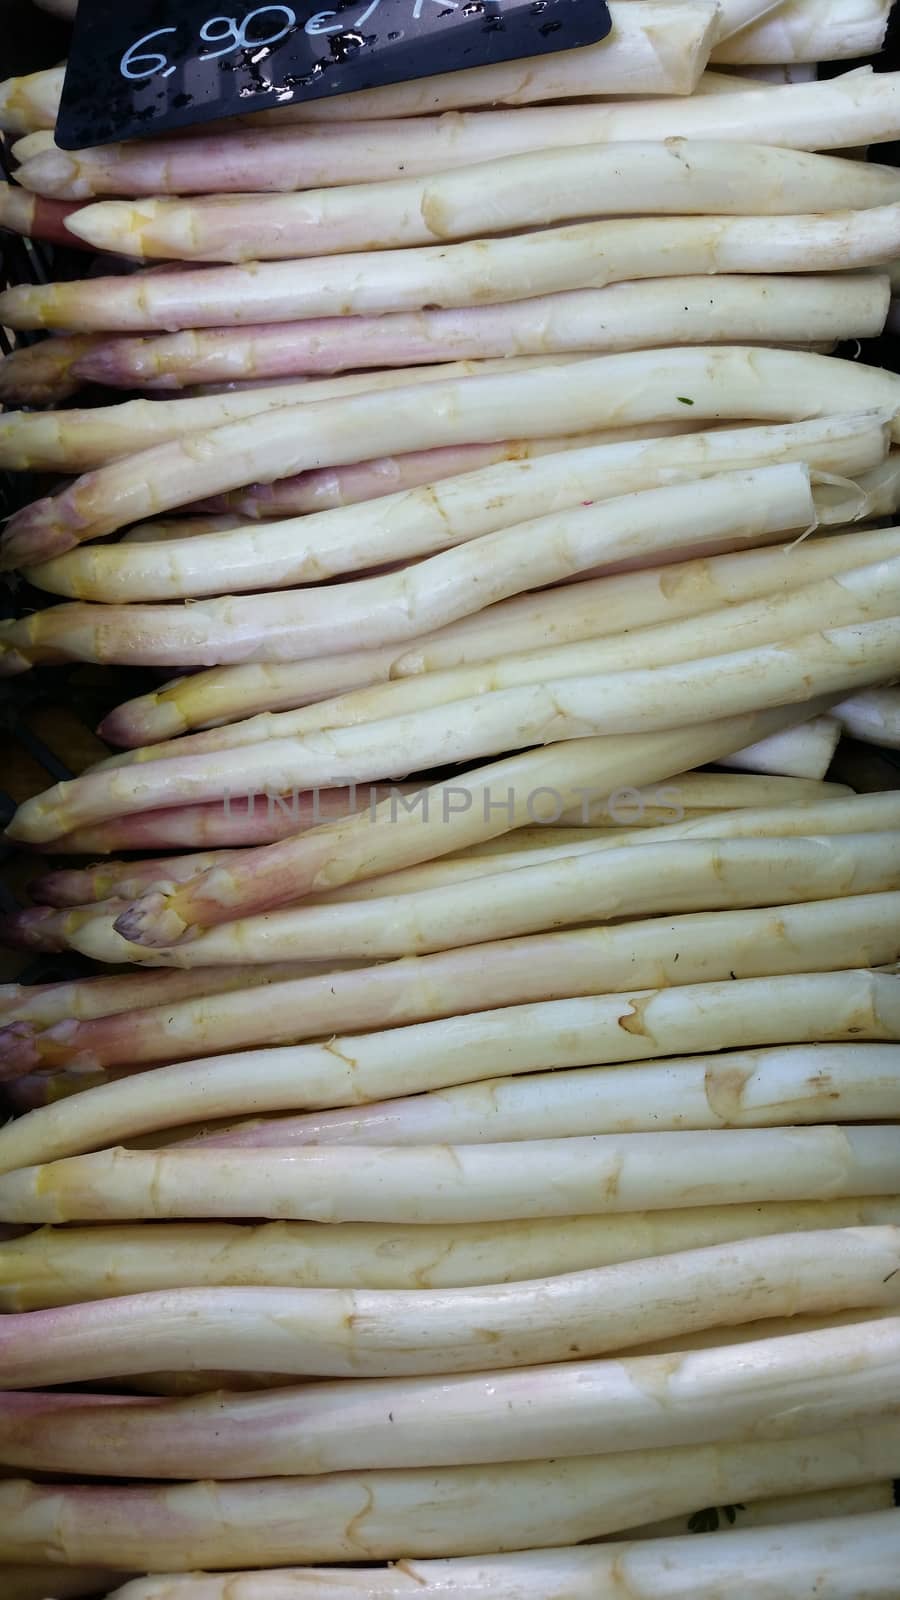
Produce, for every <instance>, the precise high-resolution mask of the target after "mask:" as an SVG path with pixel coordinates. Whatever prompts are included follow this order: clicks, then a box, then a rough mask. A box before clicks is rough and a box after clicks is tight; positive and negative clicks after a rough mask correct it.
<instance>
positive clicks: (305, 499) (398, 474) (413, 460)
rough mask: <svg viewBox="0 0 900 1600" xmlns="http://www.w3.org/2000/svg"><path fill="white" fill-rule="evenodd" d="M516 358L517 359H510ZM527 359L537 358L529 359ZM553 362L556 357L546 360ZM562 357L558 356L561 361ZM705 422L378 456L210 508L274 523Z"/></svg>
mask: <svg viewBox="0 0 900 1600" xmlns="http://www.w3.org/2000/svg"><path fill="white" fill-rule="evenodd" d="M508 359H509V360H514V359H515V357H509V358H508ZM525 359H531V358H530V357H529V358H525ZM545 359H546V360H553V359H554V358H553V357H549V356H548V357H546V358H545ZM557 359H558V358H557ZM704 426H705V424H704V423H703V421H700V420H698V421H697V422H694V423H692V422H690V421H685V418H684V417H683V416H682V417H680V418H678V419H676V420H675V421H668V422H663V423H658V422H645V423H637V424H634V425H632V426H631V427H627V426H626V427H622V428H601V429H596V430H595V431H594V432H593V433H589V434H584V433H582V434H581V435H580V436H578V437H571V438H568V439H563V440H562V441H557V442H556V443H555V444H554V443H553V441H552V440H550V439H525V440H512V441H507V442H506V444H507V447H506V448H501V447H499V446H498V445H496V444H493V445H485V444H480V445H471V444H470V445H450V446H445V447H444V448H442V449H438V450H419V451H415V450H414V451H407V452H405V453H404V454H403V455H400V456H396V455H395V456H387V457H384V456H382V457H377V458H376V459H375V460H374V461H361V462H356V463H355V465H352V466H345V467H338V468H333V467H328V468H324V469H322V470H319V471H317V470H315V469H311V470H309V471H306V472H299V473H295V474H294V475H293V477H287V478H278V479H276V481H275V482H274V483H269V484H265V483H256V484H249V485H248V486H247V488H246V489H243V490H236V491H234V492H233V493H231V494H225V495H220V496H218V497H216V496H213V498H212V499H211V500H209V501H207V502H206V503H207V505H209V506H214V507H218V508H224V509H225V510H228V511H233V512H235V513H236V514H237V515H238V516H239V517H240V518H241V520H246V519H247V518H249V519H250V520H251V521H257V522H258V521H260V520H261V519H262V520H266V521H270V520H272V519H273V518H275V517H283V516H295V515H297V514H298V513H306V512H310V511H328V510H333V509H334V508H335V507H337V506H346V505H358V504H359V502H360V501H362V500H373V499H374V500H377V499H379V498H380V497H382V496H383V495H386V494H391V493H392V492H393V491H394V490H395V489H416V488H418V487H419V486H420V485H421V484H423V483H432V482H434V480H435V479H436V478H441V477H444V476H446V475H453V474H456V473H459V472H471V471H475V470H476V469H477V468H479V467H482V466H492V465H493V464H494V463H495V462H498V461H507V460H518V459H524V458H526V457H531V456H537V455H547V454H552V453H553V452H555V451H558V450H561V449H563V450H568V449H576V448H577V449H580V448H581V447H582V445H589V444H617V443H625V442H626V441H628V440H631V439H656V438H660V437H662V436H663V435H665V436H666V437H670V436H671V435H673V434H678V433H697V432H699V431H700V430H701V429H702V428H703V427H704Z"/></svg>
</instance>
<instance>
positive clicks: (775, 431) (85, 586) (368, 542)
mask: <svg viewBox="0 0 900 1600" xmlns="http://www.w3.org/2000/svg"><path fill="white" fill-rule="evenodd" d="M887 428H888V424H887V422H886V421H885V420H884V418H883V414H882V413H878V412H876V413H870V412H864V413H861V414H858V415H855V416H852V417H847V418H837V417H835V418H831V417H828V418H823V419H821V420H816V421H814V422H800V423H792V424H787V425H781V426H775V427H762V428H751V427H745V428H736V429H720V430H714V431H712V432H700V433H692V434H686V435H683V436H680V437H679V436H676V437H671V438H667V437H662V438H656V439H644V440H635V441H624V442H614V443H606V442H604V441H603V438H602V435H601V442H600V443H597V444H592V445H585V446H584V447H582V448H579V449H563V450H560V449H559V445H560V443H562V441H559V440H557V441H553V443H554V444H555V446H556V449H555V450H554V451H553V452H552V453H550V454H546V455H542V456H541V457H540V459H539V460H532V459H525V460H514V461H508V462H504V463H502V464H500V465H497V466H490V467H487V468H483V469H482V470H480V471H476V472H464V473H463V474H462V475H461V476H458V477H452V478H445V479H438V481H437V482H435V481H433V480H432V482H431V483H430V484H429V486H428V488H427V489H424V490H421V491H419V492H413V493H409V492H406V491H404V490H400V491H399V492H395V493H393V494H386V495H385V496H384V497H383V498H381V499H379V500H377V501H376V502H374V503H372V504H371V505H368V506H363V507H359V506H353V507H350V506H347V507H344V508H337V509H335V510H329V511H322V512H320V513H319V514H318V516H313V517H312V518H310V517H309V516H306V517H305V518H303V519H302V521H301V520H300V519H296V518H292V519H289V520H288V521H285V522H274V523H269V524H267V525H266V527H265V528H264V529H260V528H257V527H247V526H246V525H244V526H240V527H238V528H233V529H225V530H223V531H222V532H221V533H219V534H216V535H213V534H205V535H204V539H203V542H202V543H198V542H197V540H196V538H195V537H186V538H185V537H182V538H175V539H168V538H167V539H166V540H165V542H164V545H160V544H155V543H152V542H149V543H144V542H143V541H141V542H140V543H139V544H138V545H137V546H135V545H134V544H132V543H128V542H126V543H124V544H120V545H97V546H83V547H81V548H79V549H77V550H70V551H68V552H67V554H66V555H64V556H60V557H58V558H57V559H56V560H55V561H50V562H46V563H44V564H43V565H41V566H38V567H34V568H32V569H31V571H30V577H31V580H32V581H33V582H34V583H36V584H38V585H39V586H40V587H42V588H45V589H48V590H50V591H51V592H52V593H58V594H67V595H70V596H77V597H78V598H79V599H83V600H91V599H93V600H103V601H109V602H122V601H132V600H141V601H147V600H168V599H177V598H181V597H183V596H188V595H190V596H196V595H201V594H204V593H208V592H212V593H218V592H220V590H221V588H222V587H223V586H227V588H228V591H229V593H231V594H234V593H237V592H239V591H240V590H241V589H253V590H259V589H262V588H265V587H266V586H267V585H271V586H278V585H281V584H295V583H298V582H301V583H302V582H304V581H308V580H309V579H313V580H319V579H321V578H324V577H329V576H334V575H336V574H337V573H340V572H349V571H353V570H358V569H359V568H365V567H367V566H371V565H374V564H375V563H376V562H377V561H378V560H379V559H380V560H382V561H383V560H395V559H401V558H406V559H409V558H417V557H421V556H424V555H429V554H432V553H434V552H435V551H439V550H443V549H447V548H449V547H451V546H453V545H457V544H463V543H467V542H469V541H470V540H472V539H476V538H481V537H483V536H484V535H485V534H488V533H495V532H498V531H499V530H500V529H501V528H504V527H510V526H513V525H515V524H517V523H519V522H521V521H527V520H533V519H534V518H536V517H538V516H547V515H553V514H558V513H559V512H560V511H562V510H563V509H565V508H567V507H573V508H577V507H579V506H584V505H585V503H586V502H592V503H597V502H599V501H605V500H608V499H611V498H615V497H616V496H617V495H620V494H626V493H631V492H633V491H636V490H640V489H649V488H652V487H654V486H660V487H661V486H664V485H669V484H675V483H678V482H683V481H685V480H690V481H693V480H695V479H696V478H697V477H699V476H709V475H714V474H716V473H717V472H721V471H734V470H736V469H738V468H742V467H749V468H753V467H762V466H765V465H767V464H772V463H776V462H788V461H791V460H793V461H798V460H799V461H803V462H805V463H806V464H807V466H809V467H810V468H811V469H812V470H814V471H827V472H829V473H831V474H837V475H839V476H840V477H847V478H854V477H863V475H865V474H867V473H868V472H869V471H870V470H871V468H872V467H877V466H878V465H880V464H881V462H882V461H883V459H884V451H885V449H886V445H887V439H886V434H887ZM570 442H571V443H572V444H574V442H575V441H574V440H572V441H570ZM469 448H471V447H469ZM428 454H429V455H430V454H431V452H428ZM436 454H438V455H442V454H443V453H442V452H436ZM408 459H409V458H407V457H403V458H401V463H402V462H403V461H406V460H408ZM861 489H862V491H863V492H865V483H864V482H863V483H862V484H861ZM816 495H817V503H818V500H819V499H821V498H823V490H821V489H819V488H818V487H817V490H816ZM831 514H832V512H831V511H829V512H828V515H831ZM148 526H149V528H152V527H153V526H154V525H153V524H149V525H148Z"/></svg>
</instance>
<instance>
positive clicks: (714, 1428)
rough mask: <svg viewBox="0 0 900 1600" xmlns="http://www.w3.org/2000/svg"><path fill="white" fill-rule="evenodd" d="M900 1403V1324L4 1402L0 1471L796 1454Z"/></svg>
mask: <svg viewBox="0 0 900 1600" xmlns="http://www.w3.org/2000/svg"><path fill="white" fill-rule="evenodd" d="M898 1396H900V1318H896V1317H894V1318H884V1319H879V1320H877V1321H874V1322H870V1323H865V1322H863V1323H856V1324H854V1325H852V1326H850V1327H844V1328H835V1329H826V1330H822V1331H821V1332H818V1333H805V1334H798V1335H794V1336H793V1337H787V1338H780V1339H764V1340H761V1341H759V1342H758V1343H755V1344H745V1345H741V1346H740V1347H739V1349H738V1350H737V1351H735V1349H734V1347H733V1346H728V1345H724V1346H720V1348H719V1349H712V1350H703V1351H697V1352H688V1353H686V1354H684V1355H682V1356H680V1357H678V1358H676V1359H675V1360H674V1361H673V1360H672V1359H671V1358H669V1357H667V1356H637V1357H632V1358H631V1359H630V1360H627V1361H624V1362H623V1361H595V1362H572V1363H568V1364H566V1365H551V1366H542V1367H536V1368H526V1369H525V1371H524V1372H523V1371H520V1370H516V1369H513V1370H511V1371H507V1372H496V1373H491V1374H490V1376H489V1377H481V1376H480V1375H475V1376H471V1375H465V1376H459V1377H456V1378H449V1377H443V1378H440V1379H438V1380H435V1379H433V1378H406V1379H394V1380H393V1381H391V1380H384V1379H380V1380H374V1381H373V1380H372V1379H361V1380H357V1381H353V1380H351V1381H350V1382H347V1381H346V1380H344V1381H342V1382H339V1383H334V1382H332V1383H317V1384H314V1385H306V1386H302V1387H297V1388H294V1389H290V1388H280V1389H276V1390H273V1391H271V1392H270V1393H268V1394H266V1393H263V1394H228V1393H225V1394H222V1395H217V1396H216V1397H215V1405H214V1406H213V1407H211V1406H210V1404H209V1400H208V1399H207V1398H206V1397H204V1398H203V1399H201V1400H199V1401H197V1400H180V1401H179V1400H175V1401H169V1402H166V1401H162V1402H160V1401H153V1400H151V1401H146V1400H145V1401H143V1402H141V1401H133V1400H131V1399H128V1398H125V1397H121V1396H112V1395H102V1394H101V1395H96V1396H89V1395H34V1394H27V1393H11V1394H5V1395H3V1394H0V1460H2V1461H3V1464H4V1466H6V1467H16V1468H18V1469H19V1470H20V1471H23V1470H24V1471H26V1472H34V1471H38V1472H55V1473H59V1472H69V1473H73V1474H75V1475H78V1474H80V1473H84V1472H85V1471H87V1472H88V1473H90V1474H91V1475H93V1476H109V1477H115V1476H116V1475H117V1474H119V1475H120V1474H121V1472H122V1466H123V1464H127V1465H128V1466H129V1467H131V1468H132V1469H133V1471H134V1472H135V1474H136V1475H139V1476H140V1477H142V1478H164V1479H165V1478H168V1479H176V1480H177V1479H191V1478H205V1479H208V1478H211V1477H212V1476H213V1475H216V1476H217V1477H218V1478H219V1479H220V1480H224V1481H228V1480H230V1479H235V1478H254V1477H293V1476H319V1475H322V1474H325V1473H330V1472H343V1471H351V1472H354V1471H355V1472H358V1471H359V1470H361V1469H373V1468H374V1469H381V1468H385V1467H396V1468H408V1467H441V1466H464V1465H469V1464H476V1463H480V1462H493V1461H531V1460H541V1459H546V1458H547V1456H548V1455H549V1456H579V1455H584V1456H590V1455H606V1454H611V1455H617V1454H619V1453H621V1452H623V1451H628V1450H646V1449H657V1450H659V1449H663V1450H668V1449H671V1448H673V1447H674V1448H678V1447H681V1446H683V1445H697V1444H717V1443H720V1442H722V1443H728V1444H732V1443H738V1442H739V1441H741V1440H747V1441H748V1442H755V1441H758V1440H763V1439H770V1440H778V1439H795V1438H797V1437H807V1436H809V1435H815V1434H817V1433H827V1432H829V1431H830V1430H831V1429H834V1428H840V1427H849V1426H859V1425H861V1424H865V1423H867V1422H875V1421H877V1420H879V1418H880V1416H882V1415H883V1413H884V1409H885V1406H886V1405H888V1406H889V1405H890V1404H891V1402H892V1401H893V1400H894V1399H895V1397H898Z"/></svg>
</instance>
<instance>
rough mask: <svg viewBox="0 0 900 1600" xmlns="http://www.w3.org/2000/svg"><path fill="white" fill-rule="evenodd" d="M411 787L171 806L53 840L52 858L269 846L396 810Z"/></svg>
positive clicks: (371, 786)
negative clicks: (381, 807) (387, 806)
mask: <svg viewBox="0 0 900 1600" xmlns="http://www.w3.org/2000/svg"><path fill="white" fill-rule="evenodd" d="M418 787H419V786H418V785H416V784H390V785H387V784H365V785H363V786H362V787H358V788H354V789H352V790H351V789H323V790H312V791H310V792H308V793H306V794H286V795H248V796H247V797H246V798H245V797H243V796H240V795H236V796H234V797H233V798H232V799H230V800H224V801H215V802H213V803H212V804H209V805H195V806H172V807H170V808H169V809H168V810H166V811H147V812H138V813H136V814H135V815H134V816H132V817H122V818H120V819H119V821H117V822H110V823H105V824H104V825H103V826H102V827H100V828H80V829H77V830H76V831H73V832H72V833H71V834H66V835H65V837H64V840H54V842H53V850H54V853H55V854H59V853H70V854H71V853H74V854H77V855H84V854H85V853H87V854H91V853H92V852H96V851H98V850H99V851H105V850H110V849H118V850H134V849H147V850H158V849H161V848H164V847H168V848H170V849H177V848H179V847H181V846H185V845H187V846H193V845H225V846H232V845H241V846H244V847H247V846H251V845H258V844H270V843H272V842H273V841H277V840H279V839H285V838H288V837H291V836H292V835H294V834H297V833H301V832H302V831H303V830H304V829H305V828H313V827H317V826H318V825H319V824H320V823H325V822H329V821H333V820H337V819H338V818H341V817H349V816H353V815H357V814H361V813H363V812H368V811H369V810H370V809H371V807H372V805H373V804H376V805H377V804H378V803H379V802H380V801H382V800H388V802H389V803H390V801H391V799H392V798H393V803H394V804H395V805H399V803H400V799H399V797H400V796H405V795H408V794H409V795H411V794H415V793H417V792H418Z"/></svg>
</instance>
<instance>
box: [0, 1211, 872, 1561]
mask: <svg viewBox="0 0 900 1600" xmlns="http://www.w3.org/2000/svg"><path fill="white" fill-rule="evenodd" d="M898 1260H900V1254H898V1239H897V1229H896V1228H893V1227H870V1228H848V1229H842V1230H840V1231H838V1232H816V1233H796V1234H781V1235H773V1236H771V1237H767V1238H764V1239H749V1240H738V1241H736V1242H734V1243H731V1244H727V1245H716V1246H711V1247H709V1248H707V1249H701V1250H688V1251H681V1252H678V1253H673V1254H672V1255H667V1256H658V1257H652V1258H650V1259H648V1260H643V1261H630V1262H626V1263H623V1264H620V1265H618V1266H610V1267H599V1268H592V1269H589V1270H587V1271H582V1272H573V1273H566V1274H554V1276H552V1277H550V1278H538V1279H530V1280H528V1281H527V1282H525V1283H514V1284H491V1285H488V1286H484V1287H480V1288H479V1287H469V1288H464V1289H441V1290H434V1289H418V1290H413V1291H403V1290H399V1291H391V1290H345V1289H274V1288H268V1287H267V1288H262V1289H254V1288H246V1289H240V1290H235V1289H233V1288H231V1289H215V1288H206V1289H173V1290H168V1291H166V1292H165V1293H160V1294H141V1295H132V1296H127V1297H122V1298H119V1299H113V1300H101V1301H93V1302H90V1303H88V1304H85V1305H74V1306H60V1307H54V1308H53V1309H51V1310H47V1311H29V1312H23V1313H11V1314H9V1315H7V1316H4V1317H3V1318H2V1320H0V1378H2V1384H3V1387H4V1388H37V1387H38V1386H40V1385H42V1384H43V1385H47V1384H58V1383H74V1382H81V1381H95V1380H97V1379H111V1378H114V1377H122V1376H126V1375H128V1374H130V1373H141V1372H149V1371H152V1370H154V1369H156V1368H159V1367H160V1366H161V1365H163V1364H167V1365H168V1366H170V1367H174V1368H176V1369H179V1370H187V1371H191V1370H193V1369H195V1368H197V1367H200V1368H203V1367H210V1366H212V1365H219V1366H222V1367H224V1368H226V1369H228V1370H233V1371H235V1372H241V1371H246V1370H247V1369H248V1368H249V1369H250V1370H257V1369H259V1368H262V1370H268V1371H271V1372H281V1373H288V1374H289V1373H299V1374H301V1375H303V1376H308V1377H313V1376H321V1377H403V1376H416V1375H419V1374H422V1375H425V1374H428V1373H437V1374H443V1373H449V1372H472V1371H476V1372H477V1371H481V1370H484V1371H488V1370H491V1371H496V1370H498V1369H499V1368H502V1367H510V1366H531V1365H534V1364H536V1363H539V1362H542V1361H557V1360H568V1359H571V1357H572V1356H573V1355H578V1356H581V1357H583V1358H585V1359H587V1358H589V1357H591V1356H596V1355H603V1354H605V1353H607V1352H610V1351H616V1352H618V1351H619V1350H621V1349H624V1348H627V1347H628V1345H629V1344H631V1345H634V1344H635V1343H638V1342H639V1341H640V1339H641V1337H643V1339H644V1340H645V1341H649V1340H651V1339H653V1338H663V1337H665V1336H667V1335H669V1334H674V1335H677V1334H679V1333H681V1332H684V1333H691V1332H693V1331H694V1330H701V1329H704V1328H714V1327H728V1326H729V1325H731V1324H737V1323H739V1322H741V1321H742V1320H743V1321H748V1320H752V1318H753V1317H754V1316H756V1317H759V1316H760V1315H762V1316H765V1317H767V1318H769V1317H776V1316H782V1315H784V1314H785V1313H786V1312H789V1313H790V1314H792V1315H796V1314H798V1313H802V1312H822V1313H825V1312H829V1311H834V1312H836V1311H845V1310H852V1309H854V1308H855V1307H860V1308H863V1309H865V1310H866V1311H867V1312H869V1311H870V1310H871V1309H872V1308H877V1309H881V1308H883V1307H891V1308H893V1307H896V1306H897V1304H898V1300H900V1286H898V1284H897V1277H898V1276H900V1274H897V1272H896V1267H897V1264H898ZM876 1314H877V1310H876ZM879 1475H880V1474H878V1473H875V1474H869V1478H870V1479H871V1477H872V1476H879ZM840 1481H841V1482H846V1481H847V1480H846V1479H841V1480H840ZM864 1481H865V1480H864ZM688 1505H690V1502H688ZM642 1520H643V1521H646V1520H647V1514H646V1513H645V1514H644V1516H643V1518H642ZM599 1531H603V1530H599ZM9 1553H10V1554H12V1552H11V1551H10V1552H9Z"/></svg>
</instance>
